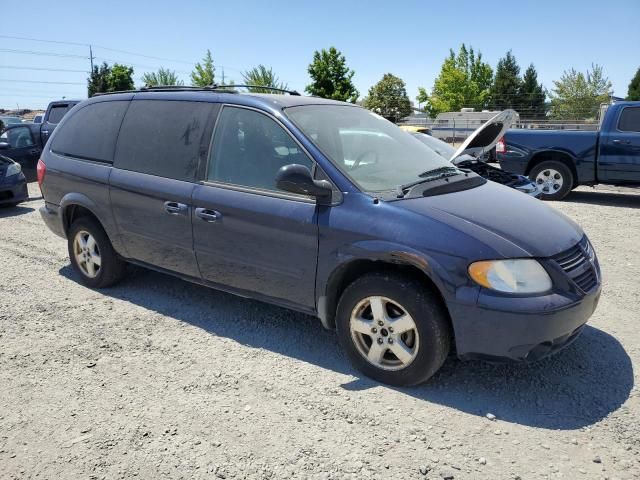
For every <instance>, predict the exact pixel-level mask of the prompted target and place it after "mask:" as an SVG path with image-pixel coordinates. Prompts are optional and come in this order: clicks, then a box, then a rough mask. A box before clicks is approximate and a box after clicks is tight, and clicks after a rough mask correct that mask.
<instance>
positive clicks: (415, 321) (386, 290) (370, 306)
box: [336, 273, 451, 386]
mask: <svg viewBox="0 0 640 480" xmlns="http://www.w3.org/2000/svg"><path fill="white" fill-rule="evenodd" d="M336 329H337V332H338V340H339V342H340V344H341V345H342V348H343V349H344V351H345V352H346V354H347V356H348V357H349V359H350V360H351V362H352V364H353V365H354V366H355V367H356V368H357V369H358V370H360V371H361V372H363V373H364V374H365V375H367V376H368V377H370V378H373V379H374V380H377V381H380V382H383V383H387V384H390V385H396V386H410V385H416V384H418V383H422V382H424V381H426V380H428V379H429V378H430V377H431V376H432V375H433V374H434V373H436V372H437V371H438V369H440V367H441V366H442V364H443V363H444V361H445V359H446V358H447V355H448V353H449V348H450V344H451V328H450V324H449V319H448V316H447V313H446V311H445V308H444V306H443V305H442V302H441V300H440V298H438V297H437V295H435V294H434V293H433V292H431V291H429V290H428V289H426V288H425V287H424V286H423V285H421V284H420V283H418V282H416V281H414V280H411V279H410V278H407V277H405V276H401V275H396V274H387V273H372V274H367V275H364V276H362V277H360V278H359V279H357V280H355V281H354V282H353V283H351V284H350V285H349V286H348V287H347V288H346V289H345V291H344V293H343V294H342V296H341V298H340V301H339V303H338V310H337V316H336Z"/></svg>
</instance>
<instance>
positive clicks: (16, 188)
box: [0, 173, 29, 205]
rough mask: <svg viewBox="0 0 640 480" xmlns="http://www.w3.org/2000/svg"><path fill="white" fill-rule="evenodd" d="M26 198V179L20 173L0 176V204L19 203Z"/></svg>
mask: <svg viewBox="0 0 640 480" xmlns="http://www.w3.org/2000/svg"><path fill="white" fill-rule="evenodd" d="M28 198H29V191H28V190H27V179H26V178H25V176H24V175H23V174H22V173H19V174H17V175H12V176H11V177H4V178H0V205H6V204H14V203H20V202H24V201H25V200H27V199H28Z"/></svg>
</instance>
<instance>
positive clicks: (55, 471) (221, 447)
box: [0, 184, 640, 479]
mask: <svg viewBox="0 0 640 480" xmlns="http://www.w3.org/2000/svg"><path fill="white" fill-rule="evenodd" d="M30 191H31V193H32V199H31V200H30V201H29V202H27V203H25V204H23V205H22V206H20V207H16V208H12V209H3V210H0V245H1V247H2V248H1V249H0V252H1V255H2V260H1V263H0V292H1V294H0V478H3V479H4V478H7V479H8V478H62V479H66V478H89V479H94V478H96V479H98V478H107V479H112V478H131V477H138V478H149V479H159V478H265V479H266V478H273V479H276V478H277V479H279V478H336V479H337V478H385V479H387V478H398V479H409V478H431V479H433V478H440V479H442V478H454V479H477V478H487V479H517V478H521V479H529V478H571V479H574V478H585V479H586V478H610V479H613V478H619V479H631V478H636V479H637V478H640V389H639V388H638V387H637V386H635V385H637V380H638V373H637V372H638V371H639V369H640V328H638V322H639V321H640V288H639V286H640V281H639V280H638V278H640V260H639V259H640V241H639V239H638V232H640V214H639V212H640V210H639V209H640V195H638V194H633V193H629V192H623V191H617V192H616V191H611V190H604V189H598V190H595V191H594V190H592V189H587V188H582V189H580V190H579V191H578V192H576V193H574V194H573V195H572V196H571V197H570V198H569V200H568V201H565V202H562V203H554V204H553V207H554V208H557V209H559V210H561V211H563V212H565V213H566V214H568V215H569V216H570V217H572V218H574V219H576V220H577V221H578V222H579V223H580V224H581V225H582V226H583V227H584V229H585V230H586V232H587V233H588V235H589V236H590V238H591V240H592V243H593V244H594V246H595V248H596V251H597V252H598V255H599V258H600V261H601V263H602V269H603V273H604V282H605V285H604V293H603V296H602V300H601V302H600V305H599V307H598V310H597V311H596V313H595V315H594V316H593V317H592V319H591V321H590V326H589V327H587V328H586V330H585V331H584V333H583V335H582V336H581V337H580V338H579V339H578V341H576V342H575V343H574V344H573V345H572V346H571V347H569V348H567V349H566V350H564V351H563V352H561V353H560V354H558V355H556V356H555V357H553V358H551V359H547V360H544V361H542V362H539V363H537V364H534V365H531V366H495V365H489V364H484V363H479V362H472V363H462V362H459V361H457V360H455V359H450V360H448V361H447V362H446V364H445V366H444V368H443V369H442V370H441V371H440V372H439V373H438V374H437V375H436V376H435V377H434V378H433V379H432V380H431V381H430V382H429V383H427V384H425V385H422V386H420V387H417V388H410V389H398V388H389V387H386V386H382V385H379V384H376V383H374V382H372V381H370V380H368V379H367V378H362V377H361V376H360V375H359V374H358V373H357V372H355V371H354V370H353V369H352V368H351V367H350V366H349V365H348V364H347V361H346V359H345V357H344V356H343V354H342V353H341V351H340V350H339V348H338V345H337V342H336V338H335V336H334V334H333V333H332V332H327V331H324V330H323V329H322V328H321V326H320V322H319V321H317V320H315V319H313V318H311V317H307V316H304V315H300V314H297V313H292V312H289V311H287V310H283V309H280V308H276V307H272V306H269V305H265V304H262V303H259V302H255V301H250V300H245V299H241V298H237V297H233V296H231V295H227V294H224V293H220V292H216V291H214V290H209V289H206V288H204V287H200V286H196V285H192V284H189V283H186V282H183V281H181V280H177V279H175V278H172V277H170V276H166V275H162V274H158V273H154V272H151V271H146V270H143V269H139V268H132V269H131V274H130V275H129V276H128V278H127V279H126V280H125V281H124V282H123V283H122V284H120V285H118V286H117V287H114V288H111V289H108V290H105V291H102V292H97V291H92V290H90V289H87V288H85V287H83V286H81V285H80V284H79V283H78V278H77V276H76V275H75V273H74V272H73V271H72V270H71V268H70V266H69V262H68V259H67V252H66V244H65V242H64V240H62V239H60V238H58V237H56V236H54V235H53V234H52V233H50V232H49V231H48V230H47V229H46V228H45V227H44V224H43V223H42V221H41V220H40V218H39V214H38V212H37V208H38V207H39V206H40V205H41V204H42V200H41V199H40V198H39V191H38V189H37V186H35V185H33V184H31V185H30ZM634 370H635V373H634ZM493 416H495V419H491V418H493ZM488 417H489V418H488Z"/></svg>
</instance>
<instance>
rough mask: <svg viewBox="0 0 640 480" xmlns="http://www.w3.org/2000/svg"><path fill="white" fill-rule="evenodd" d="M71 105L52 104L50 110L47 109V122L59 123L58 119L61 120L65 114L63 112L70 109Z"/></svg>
mask: <svg viewBox="0 0 640 480" xmlns="http://www.w3.org/2000/svg"><path fill="white" fill-rule="evenodd" d="M72 106H73V105H66V104H65V105H54V106H53V107H51V110H49V118H48V119H47V122H49V123H60V120H62V117H64V116H65V114H66V113H67V112H68V111H69V110H71V107H72Z"/></svg>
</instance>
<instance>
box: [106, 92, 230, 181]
mask: <svg viewBox="0 0 640 480" xmlns="http://www.w3.org/2000/svg"><path fill="white" fill-rule="evenodd" d="M218 108H219V107H218V105H216V104H214V103H207V102H189V101H167V100H134V101H133V102H131V106H130V107H129V110H128V111H127V115H126V116H125V119H124V122H123V123H122V128H121V130H120V136H119V138H118V145H117V147H116V156H115V161H114V166H115V167H117V168H121V169H123V170H131V171H135V172H140V173H147V174H150V175H157V176H159V177H165V178H173V179H176V180H184V181H193V180H195V178H196V170H197V168H198V163H199V161H200V159H203V161H206V157H207V152H208V150H209V143H210V141H211V133H212V130H213V122H214V115H215V113H216V111H217V109H218Z"/></svg>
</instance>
